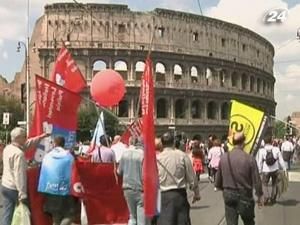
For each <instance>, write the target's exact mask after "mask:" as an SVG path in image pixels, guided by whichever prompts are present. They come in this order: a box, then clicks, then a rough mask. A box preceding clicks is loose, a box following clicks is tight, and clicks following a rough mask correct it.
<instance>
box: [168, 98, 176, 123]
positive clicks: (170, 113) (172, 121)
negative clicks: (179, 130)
mask: <svg viewBox="0 0 300 225" xmlns="http://www.w3.org/2000/svg"><path fill="white" fill-rule="evenodd" d="M169 116H170V119H171V121H170V123H171V124H172V123H175V111H174V97H173V96H170V107H169Z"/></svg>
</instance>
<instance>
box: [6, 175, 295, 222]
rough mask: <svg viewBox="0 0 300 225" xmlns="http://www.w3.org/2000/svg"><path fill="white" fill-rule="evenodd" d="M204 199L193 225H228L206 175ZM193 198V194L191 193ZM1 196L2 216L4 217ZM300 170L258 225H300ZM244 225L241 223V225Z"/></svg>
mask: <svg viewBox="0 0 300 225" xmlns="http://www.w3.org/2000/svg"><path fill="white" fill-rule="evenodd" d="M200 189H201V196H202V199H201V201H199V202H198V203H196V204H193V205H191V220H192V225H226V222H225V220H224V204H223V198H222V192H215V191H214V189H213V185H212V184H210V183H209V182H208V180H207V178H206V175H204V176H202V181H201V183H200ZM189 196H190V197H192V193H189ZM2 209H3V208H2V197H1V195H0V216H2ZM299 221H300V170H299V169H297V171H293V172H291V173H290V184H289V189H288V191H287V193H285V194H284V195H283V196H282V197H281V198H280V199H279V200H278V202H277V204H276V205H274V206H272V207H270V206H267V207H263V208H262V209H258V208H256V225H299V224H300V222H299ZM242 224H243V223H242V222H241V221H240V222H239V225H242Z"/></svg>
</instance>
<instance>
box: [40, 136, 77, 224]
mask: <svg viewBox="0 0 300 225" xmlns="http://www.w3.org/2000/svg"><path fill="white" fill-rule="evenodd" d="M64 145H65V139H64V138H63V137H61V136H58V137H55V138H54V148H53V149H52V150H51V151H50V152H49V153H47V154H46V155H45V157H44V159H43V162H42V168H41V174H40V179H39V187H38V191H39V192H42V193H44V195H45V204H44V211H45V212H46V213H48V214H50V215H51V217H52V221H53V225H71V224H72V222H73V220H74V218H75V216H76V213H77V210H76V206H77V204H76V200H75V198H74V197H73V196H71V195H70V191H71V178H70V177H71V170H72V165H73V162H74V158H73V156H72V155H71V153H70V152H69V151H68V150H65V149H64ZM57 187H59V188H57Z"/></svg>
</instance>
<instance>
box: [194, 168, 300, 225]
mask: <svg viewBox="0 0 300 225" xmlns="http://www.w3.org/2000/svg"><path fill="white" fill-rule="evenodd" d="M206 177H207V175H204V176H202V181H201V183H200V189H201V196H202V199H201V201H199V202H198V203H197V204H194V205H191V220H192V225H226V221H225V218H224V203H223V197H222V192H219V191H218V192H215V191H214V186H213V184H210V183H209V182H208V179H207V178H206ZM289 179H290V183H289V188H288V191H287V192H286V193H284V194H283V196H282V197H280V198H279V199H278V202H277V203H276V204H275V205H273V206H265V207H262V208H261V209H259V208H258V207H256V209H255V211H256V212H255V215H256V219H255V220H256V225H299V224H300V167H299V166H298V167H297V168H294V169H293V170H292V171H291V172H289ZM189 195H190V196H192V193H189ZM242 224H243V222H242V221H239V225H242Z"/></svg>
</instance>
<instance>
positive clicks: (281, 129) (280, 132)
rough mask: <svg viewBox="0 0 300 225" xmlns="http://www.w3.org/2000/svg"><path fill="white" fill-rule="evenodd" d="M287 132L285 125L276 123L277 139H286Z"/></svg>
mask: <svg viewBox="0 0 300 225" xmlns="http://www.w3.org/2000/svg"><path fill="white" fill-rule="evenodd" d="M285 132H286V128H285V124H284V123H283V122H281V121H276V122H275V126H274V134H275V137H276V138H284V135H285Z"/></svg>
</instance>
